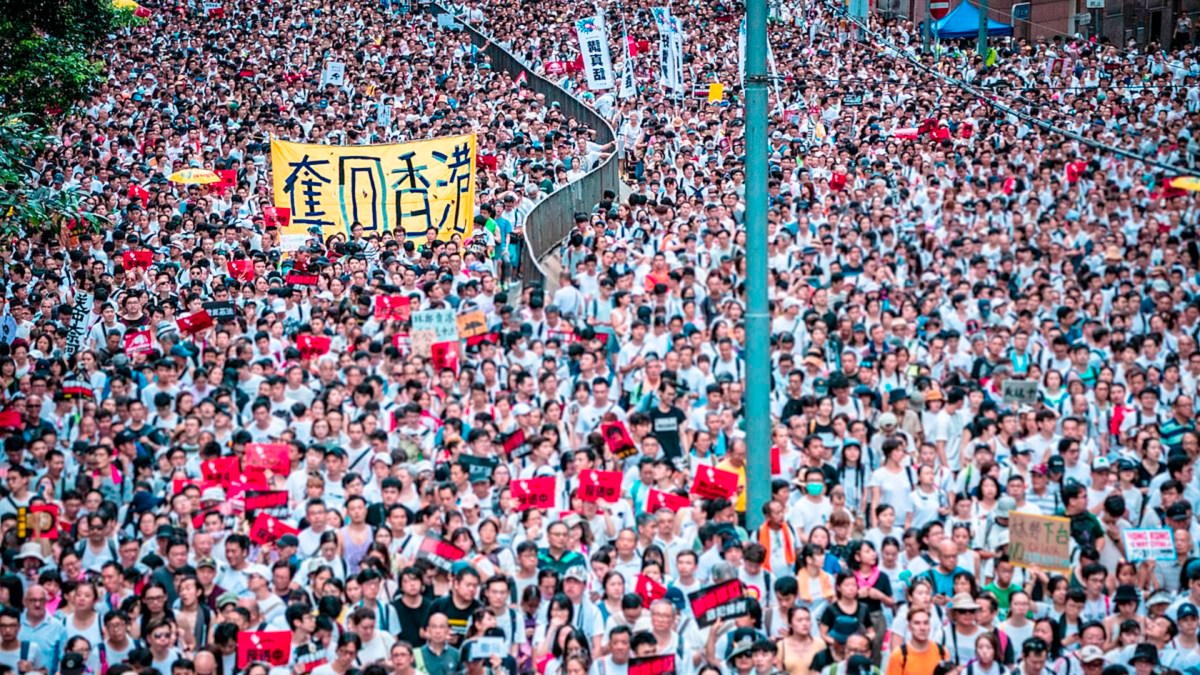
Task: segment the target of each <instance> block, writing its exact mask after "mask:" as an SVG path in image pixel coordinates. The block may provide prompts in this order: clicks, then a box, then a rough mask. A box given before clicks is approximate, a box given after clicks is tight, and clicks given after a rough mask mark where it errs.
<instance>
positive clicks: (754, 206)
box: [745, 0, 771, 532]
mask: <svg viewBox="0 0 1200 675" xmlns="http://www.w3.org/2000/svg"><path fill="white" fill-rule="evenodd" d="M767 91H768V89H767V0H747V3H746V127H745V128H746V296H747V302H746V304H747V308H746V394H745V395H746V406H745V421H746V446H747V449H748V454H747V467H746V491H747V494H746V524H747V527H748V528H749V529H750V531H751V532H753V531H754V530H756V529H758V527H759V525H761V524H762V520H763V515H762V507H763V505H764V504H766V503H767V500H769V499H770V498H771V410H770V393H771V342H770V340H771V318H770V316H769V315H768V310H767Z"/></svg>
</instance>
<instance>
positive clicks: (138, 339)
mask: <svg viewBox="0 0 1200 675" xmlns="http://www.w3.org/2000/svg"><path fill="white" fill-rule="evenodd" d="M153 350H154V345H153V344H152V343H151V340H150V329H149V328H147V329H145V330H131V331H129V332H127V333H125V355H126V356H132V355H134V354H145V353H147V352H150V351H153Z"/></svg>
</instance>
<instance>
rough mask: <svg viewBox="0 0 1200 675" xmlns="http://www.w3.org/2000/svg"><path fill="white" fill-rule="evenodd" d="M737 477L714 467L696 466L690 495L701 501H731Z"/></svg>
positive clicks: (735, 492) (735, 488) (735, 489)
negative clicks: (699, 498) (697, 497)
mask: <svg viewBox="0 0 1200 675" xmlns="http://www.w3.org/2000/svg"><path fill="white" fill-rule="evenodd" d="M737 487H738V475H737V474H736V473H734V472H732V471H724V470H722V469H718V468H716V467H715V466H707V465H704V466H697V467H696V471H695V474H694V475H693V476H692V489H691V494H694V495H698V496H700V497H701V498H703V499H732V498H733V497H734V495H736V494H737Z"/></svg>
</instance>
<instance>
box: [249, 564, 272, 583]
mask: <svg viewBox="0 0 1200 675" xmlns="http://www.w3.org/2000/svg"><path fill="white" fill-rule="evenodd" d="M244 571H245V573H246V576H248V577H249V576H253V575H257V576H260V577H262V578H263V579H266V580H267V581H270V580H271V570H269V569H267V566H266V565H246V569H245V570H244Z"/></svg>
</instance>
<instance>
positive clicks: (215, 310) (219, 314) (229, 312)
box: [201, 300, 237, 323]
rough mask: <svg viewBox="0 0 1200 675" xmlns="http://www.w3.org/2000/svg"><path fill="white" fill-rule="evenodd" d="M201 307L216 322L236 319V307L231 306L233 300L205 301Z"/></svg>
mask: <svg viewBox="0 0 1200 675" xmlns="http://www.w3.org/2000/svg"><path fill="white" fill-rule="evenodd" d="M201 307H203V308H204V311H206V312H208V315H209V316H211V317H212V318H213V321H216V322H217V323H226V322H229V321H234V320H235V319H237V309H236V308H235V307H234V306H233V302H231V301H229V300H222V301H220V302H217V301H212V302H206V303H204V304H203V305H201Z"/></svg>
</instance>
